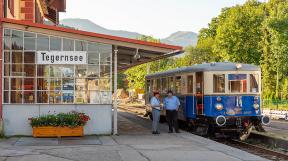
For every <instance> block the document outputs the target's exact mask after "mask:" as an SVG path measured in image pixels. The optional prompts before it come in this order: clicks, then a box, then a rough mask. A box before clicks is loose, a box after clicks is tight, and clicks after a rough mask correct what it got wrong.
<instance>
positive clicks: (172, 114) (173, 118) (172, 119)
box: [166, 110, 179, 132]
mask: <svg viewBox="0 0 288 161" xmlns="http://www.w3.org/2000/svg"><path fill="white" fill-rule="evenodd" d="M166 115H167V121H168V125H169V132H173V126H174V129H175V132H178V131H179V129H178V111H176V110H166Z"/></svg>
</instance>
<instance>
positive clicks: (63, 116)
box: [28, 111, 90, 127]
mask: <svg viewBox="0 0 288 161" xmlns="http://www.w3.org/2000/svg"><path fill="white" fill-rule="evenodd" d="M28 120H29V121H30V125H31V126H32V127H41V126H54V127H55V126H62V127H63V126H68V127H77V126H84V125H85V124H86V123H87V122H88V121H89V120H90V117H89V116H88V115H86V114H85V113H80V112H76V111H72V112H69V113H59V114H48V115H43V116H39V117H32V118H29V119H28Z"/></svg>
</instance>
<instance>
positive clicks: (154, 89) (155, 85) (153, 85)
mask: <svg viewBox="0 0 288 161" xmlns="http://www.w3.org/2000/svg"><path fill="white" fill-rule="evenodd" d="M152 82H153V84H152V92H153V91H156V90H157V83H156V79H153V80H152Z"/></svg>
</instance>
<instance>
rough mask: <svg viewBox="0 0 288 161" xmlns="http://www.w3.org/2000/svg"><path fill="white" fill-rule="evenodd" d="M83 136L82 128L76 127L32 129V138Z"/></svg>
mask: <svg viewBox="0 0 288 161" xmlns="http://www.w3.org/2000/svg"><path fill="white" fill-rule="evenodd" d="M63 136H64V137H65V136H84V130H83V126H78V127H65V126H64V127H53V126H46V127H45V126H43V127H33V137H63Z"/></svg>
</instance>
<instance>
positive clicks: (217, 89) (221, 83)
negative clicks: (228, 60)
mask: <svg viewBox="0 0 288 161" xmlns="http://www.w3.org/2000/svg"><path fill="white" fill-rule="evenodd" d="M213 87H214V88H213V92H214V93H225V74H214V75H213Z"/></svg>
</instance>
